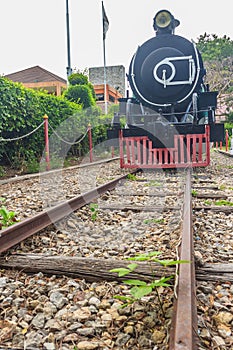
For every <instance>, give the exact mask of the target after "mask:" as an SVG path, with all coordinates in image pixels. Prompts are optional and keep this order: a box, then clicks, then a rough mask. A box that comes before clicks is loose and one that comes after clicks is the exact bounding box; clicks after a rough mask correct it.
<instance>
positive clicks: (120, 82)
mask: <svg viewBox="0 0 233 350" xmlns="http://www.w3.org/2000/svg"><path fill="white" fill-rule="evenodd" d="M89 81H90V82H91V83H92V84H93V85H98V84H104V67H92V68H89ZM106 83H107V84H109V85H110V86H112V87H114V89H116V90H118V91H119V92H120V93H121V94H122V95H123V96H125V67H124V66H107V67H106Z"/></svg>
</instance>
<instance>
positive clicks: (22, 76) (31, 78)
mask: <svg viewBox="0 0 233 350" xmlns="http://www.w3.org/2000/svg"><path fill="white" fill-rule="evenodd" d="M5 78H8V79H10V80H12V81H14V82H18V83H22V84H23V85H24V86H25V87H27V88H31V89H38V90H40V89H42V90H46V91H48V93H50V94H54V95H55V96H60V95H61V94H62V92H63V91H64V90H65V89H67V83H66V80H65V79H63V78H61V77H59V76H58V75H56V74H53V73H51V72H49V71H48V70H46V69H44V68H41V67H40V66H35V67H31V68H27V69H24V70H21V71H19V72H16V73H12V74H7V75H5Z"/></svg>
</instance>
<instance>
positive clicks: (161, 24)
mask: <svg viewBox="0 0 233 350" xmlns="http://www.w3.org/2000/svg"><path fill="white" fill-rule="evenodd" d="M179 24H180V21H178V20H177V19H175V18H174V16H172V14H171V13H170V12H169V11H167V10H161V11H159V12H158V13H157V14H156V15H155V18H154V30H155V31H156V32H157V33H173V32H174V29H175V27H177V26H178V25H179Z"/></svg>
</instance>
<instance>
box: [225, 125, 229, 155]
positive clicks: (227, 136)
mask: <svg viewBox="0 0 233 350" xmlns="http://www.w3.org/2000/svg"><path fill="white" fill-rule="evenodd" d="M228 138H229V135H228V130H226V152H228Z"/></svg>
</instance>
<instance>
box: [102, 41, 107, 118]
mask: <svg viewBox="0 0 233 350" xmlns="http://www.w3.org/2000/svg"><path fill="white" fill-rule="evenodd" d="M103 50H104V111H105V114H108V102H107V74H106V55H105V39H104V41H103Z"/></svg>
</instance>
